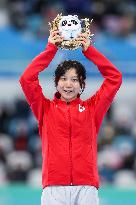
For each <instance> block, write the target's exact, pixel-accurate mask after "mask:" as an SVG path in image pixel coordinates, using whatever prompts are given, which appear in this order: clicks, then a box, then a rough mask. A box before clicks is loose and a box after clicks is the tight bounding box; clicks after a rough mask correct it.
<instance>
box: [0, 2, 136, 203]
mask: <svg viewBox="0 0 136 205" xmlns="http://www.w3.org/2000/svg"><path fill="white" fill-rule="evenodd" d="M58 13H62V14H63V15H67V14H76V15H78V16H79V18H84V17H88V18H90V19H92V18H93V19H94V21H93V24H92V26H91V30H92V32H93V33H94V34H95V36H94V38H93V43H94V46H95V47H96V48H98V49H99V50H100V51H101V52H102V53H103V54H105V56H107V57H108V58H109V59H110V60H111V61H112V62H113V63H114V64H115V65H116V66H117V67H118V68H119V69H120V70H121V72H122V73H123V84H122V86H121V89H120V90H119V92H118V94H117V96H116V98H115V100H114V102H113V104H112V105H111V108H110V110H109V111H108V113H107V115H106V117H105V119H104V122H103V126H102V128H101V130H100V133H99V140H98V167H99V173H100V180H101V188H100V189H99V196H100V205H113V204H114V205H115V204H116V205H128V204H131V205H135V204H136V109H135V107H136V23H135V22H136V2H135V1H134V0H126V1H123V0H101V1H100V0H86V1H84V0H65V1H63V0H52V1H49V0H45V1H44V0H29V1H26V0H0V205H17V204H20V205H28V204H31V205H38V204H39V205H40V196H41V192H42V189H41V143H40V139H39V136H38V129H37V124H36V120H35V119H34V117H33V115H32V113H31V111H30V109H29V107H28V105H27V103H26V101H25V98H24V96H23V93H22V90H21V88H20V85H19V82H18V80H19V77H20V75H21V74H22V72H23V70H24V69H25V67H26V66H27V64H28V63H30V62H31V60H32V59H33V58H34V57H35V56H36V55H37V54H39V53H40V52H41V51H42V50H43V49H44V48H45V46H46V44H47V39H48V35H49V26H48V22H49V21H52V20H53V19H54V18H55V17H56V15H57V14H58ZM64 59H77V60H80V61H81V62H82V63H83V64H84V65H85V67H86V69H87V84H86V89H85V92H84V93H83V95H82V98H83V99H85V98H86V97H87V96H89V95H92V94H93V93H94V92H95V91H96V90H97V88H99V86H100V84H101V82H102V80H103V79H102V77H101V76H100V74H99V72H98V71H97V69H96V67H95V66H94V65H93V64H92V63H91V62H89V61H88V60H87V59H85V57H84V56H83V55H82V52H81V49H78V50H76V51H62V50H59V51H58V53H57V55H56V56H55V59H54V60H53V61H52V63H51V64H50V66H49V68H48V69H47V70H46V71H44V72H43V73H42V74H41V75H40V83H41V85H42V87H43V92H44V94H45V95H46V96H47V97H49V98H52V97H53V93H54V92H55V87H54V83H53V74H54V73H53V72H54V70H55V67H56V65H57V64H58V63H59V62H61V61H62V60H64Z"/></svg>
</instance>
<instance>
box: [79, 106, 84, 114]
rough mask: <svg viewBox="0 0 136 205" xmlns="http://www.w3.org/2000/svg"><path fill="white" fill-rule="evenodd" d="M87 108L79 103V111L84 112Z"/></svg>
mask: <svg viewBox="0 0 136 205" xmlns="http://www.w3.org/2000/svg"><path fill="white" fill-rule="evenodd" d="M84 110H85V107H84V106H81V105H80V104H79V112H83V111H84Z"/></svg>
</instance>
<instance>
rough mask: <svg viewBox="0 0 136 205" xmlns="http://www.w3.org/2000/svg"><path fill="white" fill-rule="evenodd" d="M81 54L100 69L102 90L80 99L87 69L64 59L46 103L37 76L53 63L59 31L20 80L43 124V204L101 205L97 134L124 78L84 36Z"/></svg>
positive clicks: (52, 34)
mask: <svg viewBox="0 0 136 205" xmlns="http://www.w3.org/2000/svg"><path fill="white" fill-rule="evenodd" d="M78 40H79V41H80V42H81V43H82V53H83V55H85V57H86V58H88V59H89V60H90V61H92V62H93V63H94V64H95V65H96V66H97V67H98V70H99V71H100V73H101V74H102V76H103V77H104V81H103V83H102V85H101V87H100V88H99V90H98V91H97V92H96V93H95V94H94V95H93V96H89V98H88V99H87V100H84V101H83V100H81V99H80V95H81V93H82V92H83V90H84V88H85V79H86V70H85V68H84V66H83V65H82V64H81V63H80V62H78V61H71V60H70V61H64V62H63V63H61V64H59V65H58V67H57V69H56V71H55V86H56V89H57V92H56V93H55V95H54V99H53V100H50V99H47V98H46V97H45V96H44V95H43V93H42V89H41V87H40V85H39V80H38V75H39V72H41V71H43V70H44V69H45V68H47V67H48V65H49V63H50V62H51V61H52V60H53V58H54V56H55V54H56V52H57V50H58V47H57V45H58V43H59V42H61V41H63V38H62V37H60V36H59V32H58V31H51V32H50V36H49V38H48V44H47V46H46V49H45V50H44V51H43V52H42V53H40V54H39V55H38V56H37V57H36V58H35V59H34V60H33V61H32V62H31V64H30V65H29V66H28V67H27V68H26V70H25V71H24V73H23V74H22V76H21V78H20V83H21V86H22V89H23V91H24V93H25V96H26V99H27V101H28V103H29V105H30V107H31V109H32V111H33V113H34V115H35V116H36V118H37V120H38V126H39V134H40V137H41V142H42V159H43V164H42V185H43V192H42V197H41V204H42V205H98V204H99V202H98V201H99V200H98V188H99V176H98V168H97V136H98V132H99V128H100V125H101V123H102V119H103V117H104V115H105V114H106V112H107V110H108V108H109V106H110V104H111V102H112V101H113V98H114V96H115V94H116V93H117V91H118V89H119V87H120V85H121V82H122V75H121V73H120V72H119V71H118V70H117V68H116V67H115V66H114V65H113V64H112V63H111V62H110V61H109V60H108V59H107V58H106V57H105V56H103V55H102V54H101V53H100V52H99V51H98V50H97V49H96V48H94V47H93V46H92V45H90V40H89V38H88V36H87V34H81V35H79V37H78Z"/></svg>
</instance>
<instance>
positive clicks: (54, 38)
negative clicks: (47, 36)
mask: <svg viewBox="0 0 136 205" xmlns="http://www.w3.org/2000/svg"><path fill="white" fill-rule="evenodd" d="M52 39H53V40H57V39H62V40H64V37H62V36H59V35H57V36H54V37H53V38H52Z"/></svg>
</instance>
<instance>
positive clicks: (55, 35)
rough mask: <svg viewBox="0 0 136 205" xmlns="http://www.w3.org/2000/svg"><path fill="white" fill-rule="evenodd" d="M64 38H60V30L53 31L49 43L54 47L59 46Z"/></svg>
mask: <svg viewBox="0 0 136 205" xmlns="http://www.w3.org/2000/svg"><path fill="white" fill-rule="evenodd" d="M63 39H64V38H63V37H62V36H60V34H59V31H58V30H51V31H50V36H49V38H48V42H49V43H53V44H54V45H56V46H57V45H58V44H60V43H61V42H62V41H63Z"/></svg>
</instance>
